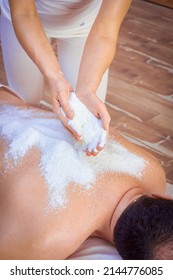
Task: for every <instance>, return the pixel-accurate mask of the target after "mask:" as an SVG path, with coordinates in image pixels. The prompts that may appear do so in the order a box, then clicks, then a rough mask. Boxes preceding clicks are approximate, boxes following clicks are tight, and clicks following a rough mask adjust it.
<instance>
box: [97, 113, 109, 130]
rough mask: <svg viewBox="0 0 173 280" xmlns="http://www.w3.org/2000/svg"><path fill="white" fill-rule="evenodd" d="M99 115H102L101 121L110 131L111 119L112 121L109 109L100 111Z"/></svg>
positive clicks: (105, 128) (104, 127)
mask: <svg viewBox="0 0 173 280" xmlns="http://www.w3.org/2000/svg"><path fill="white" fill-rule="evenodd" d="M99 116H100V118H101V121H102V127H103V129H104V130H106V131H107V132H108V131H109V124H110V121H111V117H110V115H109V113H108V111H107V109H104V110H102V111H101V112H99Z"/></svg>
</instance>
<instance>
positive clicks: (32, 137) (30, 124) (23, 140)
mask: <svg viewBox="0 0 173 280" xmlns="http://www.w3.org/2000/svg"><path fill="white" fill-rule="evenodd" d="M78 106H79V103H78ZM79 107H80V106H79ZM78 109H80V108H78ZM79 111H80V110H79ZM79 111H78V112H79ZM80 112H81V111H80ZM81 113H82V112H81ZM90 114H91V113H90ZM78 117H79V116H78V113H76V120H75V121H76V122H77V121H78V120H77V119H78ZM94 118H95V117H94ZM88 119H89V118H88ZM90 120H93V116H92V117H91V118H90ZM96 121H98V120H97V119H96ZM79 123H80V121H79ZM84 126H85V133H86V134H85V135H87V133H88V134H90V131H88V130H90V128H91V126H90V125H87V124H85V125H84ZM98 126H99V127H101V126H100V124H99V125H98ZM97 128H98V127H97ZM80 129H83V128H81V127H80ZM80 131H83V130H80ZM87 131H88V132H87ZM100 131H101V130H100ZM99 133H100V132H99ZM101 133H102V132H101ZM0 136H1V137H3V138H4V139H5V140H6V142H7V144H8V149H7V152H6V153H5V155H4V164H5V162H6V160H7V159H10V160H12V161H13V168H15V166H17V164H19V162H20V161H22V159H23V157H24V156H25V155H27V153H28V152H29V151H30V149H31V148H32V147H36V148H38V149H39V150H40V153H41V155H40V160H39V169H40V172H41V175H42V176H43V178H44V181H45V183H46V185H47V188H48V197H49V207H50V208H56V207H65V206H66V203H67V193H66V190H67V186H68V185H69V183H71V182H73V183H74V184H77V185H79V186H81V188H82V189H83V190H88V189H92V185H93V184H94V183H95V182H96V177H97V175H99V174H101V173H102V172H109V171H111V172H117V173H124V174H128V175H131V176H134V177H137V178H140V177H141V175H142V171H143V168H144V167H145V165H146V164H147V162H146V161H145V160H144V159H143V158H142V157H139V156H137V155H135V154H134V153H131V152H130V151H128V150H127V149H126V148H125V147H123V146H122V145H121V144H120V143H118V142H116V141H114V140H112V139H108V140H107V143H106V145H105V148H104V149H103V151H101V152H100V153H99V154H98V155H97V156H96V157H87V156H86V155H85V153H84V152H83V148H84V146H83V147H82V149H81V147H80V145H79V144H78V145H76V141H75V140H74V139H72V138H71V136H70V135H69V134H68V132H67V131H66V130H65V129H64V127H63V126H62V124H61V122H60V121H59V120H57V119H56V118H55V115H54V114H53V113H50V112H38V111H36V110H35V109H32V110H24V109H19V108H16V107H15V106H12V105H1V106H0ZM100 136H101V134H99V136H98V137H97V140H98V139H100ZM92 139H93V138H92V137H91V138H90V139H89V141H88V139H87V138H85V137H84V145H85V147H86V145H90V144H91V143H92V141H91V140H92ZM99 141H100V140H99ZM6 168H7V169H8V166H7V167H6Z"/></svg>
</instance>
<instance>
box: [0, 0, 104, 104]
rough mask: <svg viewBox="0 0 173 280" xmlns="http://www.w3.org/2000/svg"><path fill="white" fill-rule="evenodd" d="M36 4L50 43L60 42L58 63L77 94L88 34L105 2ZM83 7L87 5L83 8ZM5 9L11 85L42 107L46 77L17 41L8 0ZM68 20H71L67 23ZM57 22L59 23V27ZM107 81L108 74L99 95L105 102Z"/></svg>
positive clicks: (3, 29)
mask: <svg viewBox="0 0 173 280" xmlns="http://www.w3.org/2000/svg"><path fill="white" fill-rule="evenodd" d="M35 2H36V6H37V9H38V11H39V15H40V17H41V20H42V24H43V27H44V28H45V31H46V33H47V36H48V38H49V39H50V40H51V38H52V37H56V38H57V51H58V61H59V63H60V65H61V69H62V71H63V73H64V76H65V78H66V79H67V80H68V82H69V83H70V84H71V85H72V87H73V90H74V91H75V90H76V84H77V77H78V72H79V66H80V61H81V57H82V53H83V49H84V45H85V41H86V38H87V34H88V32H89V29H90V28H91V26H92V24H93V21H94V19H95V17H96V15H97V13H98V11H99V8H100V5H101V2H102V1H101V0H86V1H84V0H74V1H70V0H69V1H60V0H59V1H56V0H50V1H48V0H47V1H45V0H44V1H43V0H36V1H35ZM81 3H82V4H83V5H82V8H81ZM84 3H85V4H84ZM72 4H73V5H72ZM66 5H67V6H66ZM90 5H91V6H90ZM94 5H95V9H94V10H93V12H92V11H91V7H93V8H94ZM69 7H70V8H69ZM1 9H2V15H1V43H2V52H3V59H4V66H5V70H6V75H7V80H8V84H9V86H10V88H12V89H13V90H14V91H16V92H18V93H19V95H20V97H21V98H23V99H24V100H25V101H26V102H27V103H30V104H38V103H39V102H40V101H41V100H42V96H43V92H44V79H43V76H42V74H41V73H40V71H39V69H38V68H37V66H36V65H35V64H34V63H33V62H32V60H31V59H30V58H29V56H28V55H27V54H26V52H25V51H24V49H23V48H22V46H21V45H20V43H19V42H18V40H17V38H16V35H15V32H14V29H13V26H12V23H11V17H10V10H9V4H8V0H2V2H1ZM85 9H86V10H85ZM49 12H50V13H51V15H49ZM55 12H56V13H57V15H56V16H55ZM80 12H81V14H80ZM53 13H54V15H53ZM87 13H88V15H87ZM66 17H67V19H68V20H65V18H66ZM51 18H52V22H51V20H50V19H51ZM61 18H62V19H63V20H62V22H61V20H60V19H61ZM82 18H83V19H84V21H85V24H84V25H81V26H80V24H79V22H82ZM48 19H49V20H48ZM55 19H57V25H56V22H55ZM75 19H76V20H75ZM79 26H80V27H79ZM59 27H61V28H59ZM84 29H85V30H84ZM107 81H108V71H106V73H105V74H104V76H103V78H102V81H101V83H100V86H99V88H98V90H97V93H96V94H97V96H98V97H99V98H100V99H101V100H102V101H105V96H106V91H107Z"/></svg>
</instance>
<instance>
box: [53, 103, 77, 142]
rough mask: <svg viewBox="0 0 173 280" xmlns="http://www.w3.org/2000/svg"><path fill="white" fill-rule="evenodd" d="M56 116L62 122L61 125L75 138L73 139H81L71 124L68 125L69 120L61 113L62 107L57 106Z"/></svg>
mask: <svg viewBox="0 0 173 280" xmlns="http://www.w3.org/2000/svg"><path fill="white" fill-rule="evenodd" d="M57 116H58V119H59V120H60V121H61V122H62V124H63V126H64V127H65V128H66V130H67V131H68V132H69V133H70V135H71V136H72V137H73V138H75V140H77V141H79V142H80V141H82V137H81V135H80V134H79V133H77V132H76V131H75V130H74V129H73V128H72V126H70V125H69V124H68V122H69V120H68V119H67V117H66V116H64V115H63V113H62V108H61V107H59V108H58V111H57Z"/></svg>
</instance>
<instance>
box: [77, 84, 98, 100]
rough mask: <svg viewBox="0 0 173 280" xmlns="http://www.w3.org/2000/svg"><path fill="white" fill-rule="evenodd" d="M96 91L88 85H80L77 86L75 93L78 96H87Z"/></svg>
mask: <svg viewBox="0 0 173 280" xmlns="http://www.w3.org/2000/svg"><path fill="white" fill-rule="evenodd" d="M95 93H96V91H94V90H93V88H91V87H89V86H85V85H82V86H81V87H79V86H77V89H76V95H77V96H78V97H79V98H88V96H90V95H95Z"/></svg>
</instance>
